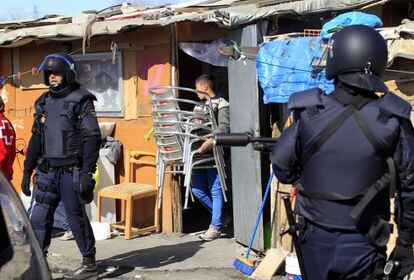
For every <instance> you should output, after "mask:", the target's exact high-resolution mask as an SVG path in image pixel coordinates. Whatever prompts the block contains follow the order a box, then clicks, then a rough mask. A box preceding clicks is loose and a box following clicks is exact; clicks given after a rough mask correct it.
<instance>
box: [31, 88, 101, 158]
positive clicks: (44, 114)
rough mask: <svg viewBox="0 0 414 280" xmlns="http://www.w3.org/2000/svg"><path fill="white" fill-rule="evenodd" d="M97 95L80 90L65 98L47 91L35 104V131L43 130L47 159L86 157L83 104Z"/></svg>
mask: <svg viewBox="0 0 414 280" xmlns="http://www.w3.org/2000/svg"><path fill="white" fill-rule="evenodd" d="M88 98H89V99H92V100H96V97H95V96H94V95H93V94H92V93H90V92H89V91H87V90H85V89H78V90H75V91H73V92H71V93H70V94H69V95H67V96H65V97H60V98H59V97H56V98H54V97H52V96H51V95H50V94H49V92H46V93H44V94H43V95H42V96H41V97H40V98H39V99H38V100H37V101H36V105H35V125H34V131H33V133H36V132H37V133H41V137H42V157H43V158H45V159H77V158H79V157H81V156H82V146H83V145H82V133H81V130H80V123H81V120H82V115H81V112H80V110H81V104H82V102H83V101H84V100H85V99H88Z"/></svg>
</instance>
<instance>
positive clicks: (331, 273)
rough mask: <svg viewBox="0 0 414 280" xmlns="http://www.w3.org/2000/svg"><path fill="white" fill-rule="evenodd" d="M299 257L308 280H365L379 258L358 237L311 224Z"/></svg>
mask: <svg viewBox="0 0 414 280" xmlns="http://www.w3.org/2000/svg"><path fill="white" fill-rule="evenodd" d="M309 227H310V228H309V230H308V237H307V240H306V242H305V243H304V244H302V254H303V258H304V263H305V269H306V271H307V276H308V279H310V280H343V279H347V280H348V279H349V280H350V279H355V280H356V279H364V278H365V277H366V276H368V275H369V274H370V273H372V272H373V270H374V267H375V264H376V261H377V259H378V258H380V257H381V255H380V254H379V251H378V250H379V249H377V248H376V247H374V246H372V245H371V244H370V243H369V241H368V239H367V238H366V237H365V236H364V235H362V234H359V233H343V232H342V233H341V232H338V231H327V230H325V229H323V228H320V227H317V226H315V225H312V224H310V225H309Z"/></svg>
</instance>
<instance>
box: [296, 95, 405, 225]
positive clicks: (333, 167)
mask: <svg viewBox="0 0 414 280" xmlns="http://www.w3.org/2000/svg"><path fill="white" fill-rule="evenodd" d="M289 108H290V109H293V110H294V112H295V113H296V114H297V116H298V117H299V118H300V128H299V130H300V132H299V135H300V137H299V144H300V147H301V155H302V159H301V160H302V166H301V168H302V170H301V179H300V180H301V183H300V187H299V192H298V195H297V203H296V211H297V212H298V213H300V214H301V215H303V216H305V217H306V218H308V219H309V220H311V221H313V222H314V223H316V224H319V225H321V226H325V227H327V228H333V229H347V230H358V229H361V228H365V227H369V225H370V223H371V222H372V219H373V218H375V217H382V218H383V219H388V218H389V215H390V213H389V209H390V202H389V201H390V200H389V189H388V188H384V189H382V190H380V191H379V192H378V193H376V194H375V197H373V199H372V201H370V203H369V204H368V205H366V207H364V208H363V209H362V210H363V211H361V213H360V215H358V217H352V215H351V213H352V211H353V209H354V207H355V206H356V205H357V204H358V202H359V201H361V199H362V198H363V197H364V195H365V194H366V193H367V191H368V189H370V188H371V186H373V185H374V183H376V182H377V181H378V180H379V179H380V178H382V176H383V175H384V174H386V172H387V161H386V158H385V157H384V155H383V154H380V153H379V152H378V149H376V148H374V147H373V145H372V143H371V141H370V139H368V138H369V137H367V133H366V131H364V129H363V128H361V122H363V123H364V124H365V126H366V127H368V128H369V131H370V133H372V135H374V137H375V141H377V144H378V145H379V146H380V149H383V151H388V153H389V155H388V156H392V155H393V151H394V150H395V145H396V143H397V141H398V137H399V126H400V119H401V118H409V113H410V110H411V106H410V105H409V104H408V103H407V102H405V101H404V100H402V99H400V98H399V97H397V96H396V95H394V94H392V93H388V94H386V95H385V96H384V97H383V98H379V99H377V100H372V101H370V102H368V103H367V104H364V105H363V107H362V108H357V109H355V108H354V109H353V110H354V111H352V110H351V111H350V112H351V113H350V114H348V116H347V117H346V118H344V119H343V120H342V123H341V125H339V126H338V127H337V129H336V130H335V131H334V132H332V133H331V135H330V136H329V137H326V138H327V139H324V142H323V144H322V145H321V146H320V147H319V148H318V149H314V150H313V151H312V149H313V147H314V144H315V142H316V141H318V139H319V140H320V138H321V137H320V136H321V135H322V134H324V133H326V131H327V130H329V126H331V127H332V125H331V124H332V123H333V120H335V119H340V116H341V115H344V112H345V111H346V110H349V107H347V106H344V105H343V104H342V103H340V102H339V101H338V100H336V99H335V98H333V97H332V96H327V95H325V94H323V93H322V92H320V91H318V90H315V89H313V90H308V91H306V92H303V93H298V94H295V95H293V96H292V98H291V99H290V101H289ZM352 112H353V113H352ZM345 115H346V114H345ZM358 119H359V120H358ZM361 119H362V121H361ZM328 134H329V133H328ZM322 138H323V137H322ZM309 154H311V156H307V155H309Z"/></svg>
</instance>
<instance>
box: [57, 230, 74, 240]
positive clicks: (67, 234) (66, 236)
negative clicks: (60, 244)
mask: <svg viewBox="0 0 414 280" xmlns="http://www.w3.org/2000/svg"><path fill="white" fill-rule="evenodd" d="M72 239H73V233H72V231H71V230H68V231H67V232H65V234H64V235H62V236H61V237H60V240H62V241H68V240H72Z"/></svg>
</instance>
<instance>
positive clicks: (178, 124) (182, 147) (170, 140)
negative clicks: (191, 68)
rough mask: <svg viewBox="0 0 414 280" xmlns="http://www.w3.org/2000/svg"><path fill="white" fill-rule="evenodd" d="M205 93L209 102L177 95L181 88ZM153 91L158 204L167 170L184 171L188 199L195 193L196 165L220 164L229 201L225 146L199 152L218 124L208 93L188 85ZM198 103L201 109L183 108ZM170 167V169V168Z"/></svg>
mask: <svg viewBox="0 0 414 280" xmlns="http://www.w3.org/2000/svg"><path fill="white" fill-rule="evenodd" d="M179 91H181V92H183V91H185V92H190V93H192V94H194V95H195V94H196V93H199V94H204V95H205V96H206V98H207V101H206V102H197V101H193V100H189V99H183V98H179V97H178V92H179ZM149 92H150V94H151V107H152V116H153V121H154V139H155V142H156V145H157V148H158V162H157V175H158V188H159V192H158V194H159V196H158V205H159V207H160V205H161V200H162V189H163V185H164V178H165V174H167V173H176V174H177V173H179V174H183V175H184V187H185V189H186V190H185V202H184V209H186V208H188V200H189V198H190V197H191V198H192V200H194V198H193V197H192V192H191V174H192V170H193V169H198V168H217V170H218V174H219V177H220V182H221V186H222V192H223V198H224V201H226V202H227V197H226V193H225V191H226V190H227V186H226V181H225V179H226V173H225V165H224V158H223V150H222V148H220V147H214V148H213V149H212V151H210V152H207V153H206V154H203V155H200V154H198V153H197V149H198V148H199V147H200V145H201V144H202V143H203V142H204V141H205V140H206V139H208V138H210V137H213V133H214V131H215V129H216V128H217V123H216V120H215V117H214V112H213V109H212V106H211V103H210V98H209V96H208V94H207V93H204V92H200V91H196V90H193V89H189V88H181V87H173V86H156V87H151V88H150V89H149ZM186 105H187V107H188V105H191V106H197V109H199V110H194V111H193V110H191V111H188V110H183V109H181V108H182V107H186ZM168 167H170V168H169V170H168Z"/></svg>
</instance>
